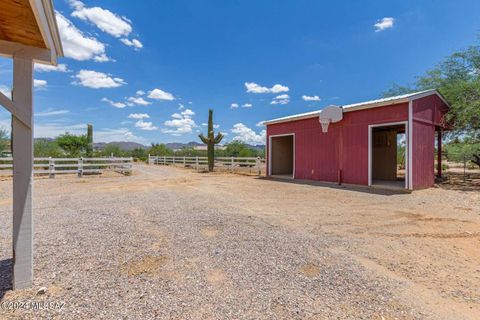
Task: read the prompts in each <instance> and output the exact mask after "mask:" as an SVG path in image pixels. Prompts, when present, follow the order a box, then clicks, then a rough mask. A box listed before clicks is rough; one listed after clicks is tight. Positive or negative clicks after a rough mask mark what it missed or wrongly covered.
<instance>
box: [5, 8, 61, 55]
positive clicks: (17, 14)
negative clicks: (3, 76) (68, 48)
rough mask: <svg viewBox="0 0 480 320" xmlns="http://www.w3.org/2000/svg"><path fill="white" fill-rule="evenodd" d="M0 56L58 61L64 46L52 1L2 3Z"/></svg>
mask: <svg viewBox="0 0 480 320" xmlns="http://www.w3.org/2000/svg"><path fill="white" fill-rule="evenodd" d="M0 55H2V56H7V57H22V58H30V59H32V60H34V61H35V62H37V63H45V64H56V63H57V57H61V56H63V49H62V44H61V41H60V34H59V32H58V26H57V21H56V18H55V12H54V9H53V5H52V1H51V0H2V1H1V2H0Z"/></svg>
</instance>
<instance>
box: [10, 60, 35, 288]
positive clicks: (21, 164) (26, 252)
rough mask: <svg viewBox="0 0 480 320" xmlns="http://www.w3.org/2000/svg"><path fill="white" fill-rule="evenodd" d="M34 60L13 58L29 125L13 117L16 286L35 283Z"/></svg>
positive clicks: (18, 98) (16, 89)
mask: <svg viewBox="0 0 480 320" xmlns="http://www.w3.org/2000/svg"><path fill="white" fill-rule="evenodd" d="M32 91H33V62H32V60H30V59H23V58H17V57H15V58H14V59H13V95H12V101H13V102H14V104H15V107H16V108H18V109H19V110H20V111H21V112H22V113H24V114H25V115H26V118H27V119H28V121H29V122H30V123H29V124H30V126H27V125H26V124H24V123H22V122H21V121H20V120H19V119H18V118H17V117H15V116H13V117H12V150H13V289H22V288H26V287H29V286H31V285H32V280H33V219H32V189H33V112H32V109H33V92H32Z"/></svg>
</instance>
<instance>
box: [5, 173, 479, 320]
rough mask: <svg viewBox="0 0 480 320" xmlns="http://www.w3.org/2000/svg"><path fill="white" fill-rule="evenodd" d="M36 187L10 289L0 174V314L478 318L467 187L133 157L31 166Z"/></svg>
mask: <svg viewBox="0 0 480 320" xmlns="http://www.w3.org/2000/svg"><path fill="white" fill-rule="evenodd" d="M34 199H35V205H34V207H35V270H34V272H35V284H34V288H32V289H31V290H22V291H16V292H13V291H10V290H8V288H9V278H10V276H11V275H10V272H9V270H10V267H11V260H10V259H11V256H12V255H11V181H9V180H4V181H0V221H2V223H1V224H0V239H1V243H0V271H1V276H0V287H1V289H0V300H1V302H0V304H1V306H3V307H2V308H3V309H2V308H0V318H2V319H3V318H18V319H25V318H29V317H30V318H40V317H45V316H46V317H50V318H58V319H82V318H83V319H86V318H91V319H97V318H101V319H154V318H158V319H331V318H339V319H347V318H348V319H363V318H364V319H394V318H397V319H479V318H480V290H479V288H480V192H479V191H478V190H474V191H470V192H461V191H454V190H443V189H441V188H433V189H429V190H423V191H417V192H414V193H413V194H381V193H371V192H368V190H367V189H363V188H359V189H351V188H337V187H332V186H321V185H315V184H300V183H290V182H281V181H274V180H268V179H262V178H256V177H247V176H239V175H230V174H210V175H209V174H202V173H195V172H191V171H188V170H185V169H178V168H171V167H160V166H136V167H135V174H134V175H132V176H130V177H124V176H116V175H114V174H111V175H108V176H105V175H104V176H101V177H85V178H82V179H79V178H75V177H58V178H56V179H54V180H53V179H44V178H39V179H37V180H36V183H35V196H34ZM42 286H45V287H47V292H46V293H45V294H44V295H37V294H36V292H37V289H38V288H39V287H42ZM10 302H50V303H62V308H61V310H58V309H59V308H57V309H55V308H53V309H50V310H24V309H22V308H20V309H17V310H8V308H5V306H6V305H7V306H8V305H9V303H10ZM63 303H64V305H63ZM10 305H11V304H10Z"/></svg>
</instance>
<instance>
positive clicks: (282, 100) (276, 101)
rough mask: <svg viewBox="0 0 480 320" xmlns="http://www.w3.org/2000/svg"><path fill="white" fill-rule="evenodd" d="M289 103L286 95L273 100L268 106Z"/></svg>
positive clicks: (288, 97)
mask: <svg viewBox="0 0 480 320" xmlns="http://www.w3.org/2000/svg"><path fill="white" fill-rule="evenodd" d="M289 102H290V96H289V95H288V94H281V95H278V96H276V97H275V98H273V100H272V101H271V102H270V104H287V103H289Z"/></svg>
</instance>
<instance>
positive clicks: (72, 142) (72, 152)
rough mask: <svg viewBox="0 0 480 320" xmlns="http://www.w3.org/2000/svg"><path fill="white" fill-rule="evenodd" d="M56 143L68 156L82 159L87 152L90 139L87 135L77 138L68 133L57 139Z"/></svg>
mask: <svg viewBox="0 0 480 320" xmlns="http://www.w3.org/2000/svg"><path fill="white" fill-rule="evenodd" d="M56 142H57V144H58V146H59V147H60V148H62V149H63V151H65V153H66V154H67V156H70V157H73V158H75V157H80V156H81V155H82V154H83V153H84V152H85V150H86V148H87V145H88V139H87V136H86V135H80V136H76V135H73V134H70V133H68V132H66V133H65V134H62V135H60V136H59V137H57V139H56Z"/></svg>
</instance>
